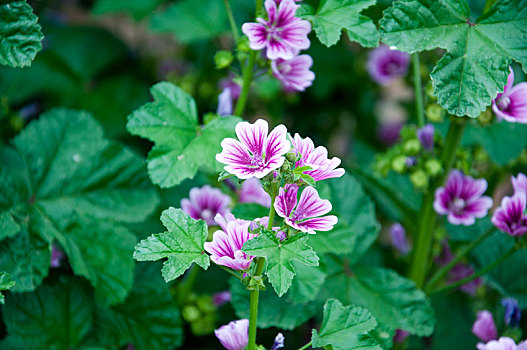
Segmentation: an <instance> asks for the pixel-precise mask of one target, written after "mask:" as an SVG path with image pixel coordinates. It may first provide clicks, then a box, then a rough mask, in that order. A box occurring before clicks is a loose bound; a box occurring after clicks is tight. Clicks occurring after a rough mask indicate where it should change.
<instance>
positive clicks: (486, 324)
mask: <svg viewBox="0 0 527 350" xmlns="http://www.w3.org/2000/svg"><path fill="white" fill-rule="evenodd" d="M472 333H474V335H475V336H476V337H478V338H479V339H480V340H482V341H484V342H489V341H491V340H494V339H496V338H497V337H498V331H497V330H496V324H495V323H494V318H493V317H492V314H491V313H490V312H489V311H487V310H483V311H480V312H478V318H477V319H476V321H475V322H474V325H472Z"/></svg>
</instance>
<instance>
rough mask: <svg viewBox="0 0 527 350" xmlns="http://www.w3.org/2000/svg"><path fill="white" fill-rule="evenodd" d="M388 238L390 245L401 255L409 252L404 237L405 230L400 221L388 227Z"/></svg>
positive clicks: (408, 245)
mask: <svg viewBox="0 0 527 350" xmlns="http://www.w3.org/2000/svg"><path fill="white" fill-rule="evenodd" d="M390 240H391V242H392V246H393V247H394V248H395V249H397V251H398V252H399V253H401V255H406V254H408V253H409V252H410V244H409V243H408V240H407V239H406V231H405V229H404V227H403V226H402V225H401V224H400V223H395V224H393V225H392V227H391V228H390Z"/></svg>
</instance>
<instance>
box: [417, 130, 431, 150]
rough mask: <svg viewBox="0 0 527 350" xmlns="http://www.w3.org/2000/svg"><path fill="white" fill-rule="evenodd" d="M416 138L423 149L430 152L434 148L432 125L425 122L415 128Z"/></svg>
mask: <svg viewBox="0 0 527 350" xmlns="http://www.w3.org/2000/svg"><path fill="white" fill-rule="evenodd" d="M417 138H418V139H419V142H420V143H421V146H423V148H424V150H425V151H428V152H430V151H431V150H433V149H434V126H433V125H432V124H426V125H425V126H423V127H422V128H420V129H418V130H417Z"/></svg>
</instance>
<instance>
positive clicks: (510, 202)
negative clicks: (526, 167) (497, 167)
mask: <svg viewBox="0 0 527 350" xmlns="http://www.w3.org/2000/svg"><path fill="white" fill-rule="evenodd" d="M512 186H513V188H514V194H513V195H512V197H504V198H503V199H502V201H501V203H500V206H499V207H498V208H497V209H496V210H495V211H494V215H493V216H492V223H493V224H494V226H496V227H497V228H499V229H500V230H501V231H503V232H505V233H507V234H509V235H511V236H523V235H524V234H525V233H526V232H527V215H526V214H525V210H526V208H527V197H526V196H527V192H526V191H527V177H526V176H525V175H524V174H522V173H520V174H518V176H517V177H513V178H512Z"/></svg>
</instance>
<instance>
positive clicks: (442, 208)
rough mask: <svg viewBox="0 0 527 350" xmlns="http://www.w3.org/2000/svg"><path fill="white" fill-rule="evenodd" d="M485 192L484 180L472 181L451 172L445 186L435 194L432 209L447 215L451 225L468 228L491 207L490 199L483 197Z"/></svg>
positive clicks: (459, 173) (456, 171)
mask: <svg viewBox="0 0 527 350" xmlns="http://www.w3.org/2000/svg"><path fill="white" fill-rule="evenodd" d="M486 190H487V181H486V180H485V179H473V178H472V177H470V176H466V175H463V173H462V172H461V171H459V170H452V171H451V172H450V174H449V175H448V179H447V181H446V184H445V186H444V187H439V188H438V189H437V190H436V192H435V200H434V209H435V211H436V212H437V213H438V214H440V215H448V221H449V222H450V223H451V224H452V225H465V226H470V225H472V224H474V222H475V221H476V218H482V217H484V216H486V215H487V212H488V210H489V209H490V207H492V199H491V198H490V197H487V196H483V193H484V192H485V191H486Z"/></svg>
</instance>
